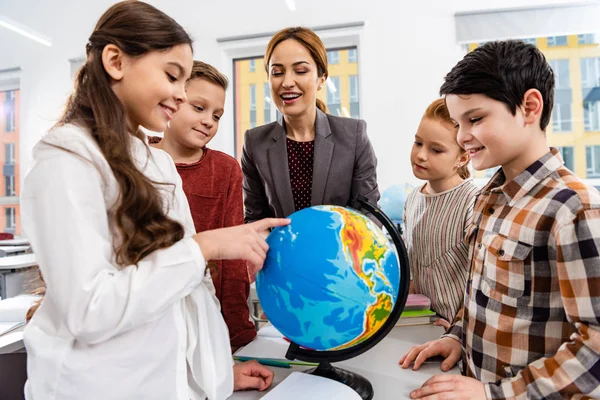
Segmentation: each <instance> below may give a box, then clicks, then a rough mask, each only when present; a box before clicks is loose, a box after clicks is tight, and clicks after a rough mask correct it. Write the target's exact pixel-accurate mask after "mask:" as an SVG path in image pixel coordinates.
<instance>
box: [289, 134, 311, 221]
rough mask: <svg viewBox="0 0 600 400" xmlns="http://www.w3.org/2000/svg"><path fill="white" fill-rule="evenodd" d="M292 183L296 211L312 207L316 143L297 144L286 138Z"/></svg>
mask: <svg viewBox="0 0 600 400" xmlns="http://www.w3.org/2000/svg"><path fill="white" fill-rule="evenodd" d="M286 142H287V153H288V165H289V169H290V183H291V184H292V195H293V196H294V207H295V208H296V211H299V210H302V209H303V208H307V207H310V197H311V194H312V177H313V159H314V154H315V146H314V144H315V142H314V141H311V142H296V141H295V140H292V139H290V138H286Z"/></svg>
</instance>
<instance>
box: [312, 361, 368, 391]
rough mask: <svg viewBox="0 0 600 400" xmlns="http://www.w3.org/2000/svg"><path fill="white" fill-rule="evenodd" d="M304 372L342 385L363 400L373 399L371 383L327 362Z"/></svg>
mask: <svg viewBox="0 0 600 400" xmlns="http://www.w3.org/2000/svg"><path fill="white" fill-rule="evenodd" d="M304 372H306V373H307V374H311V375H316V376H322V377H323V378H329V379H333V380H334V381H338V382H340V383H343V384H344V385H346V386H349V387H350V388H351V389H353V390H354V391H355V392H356V393H358V394H359V396H360V397H361V398H362V399H363V400H371V399H372V398H373V385H371V382H369V381H368V380H367V378H365V377H364V376H362V375H360V374H357V373H356V372H351V371H347V370H345V369H342V368H337V367H334V366H332V365H331V364H330V363H328V362H327V361H322V362H321V363H320V364H319V366H318V367H316V368H312V369H309V370H307V371H304Z"/></svg>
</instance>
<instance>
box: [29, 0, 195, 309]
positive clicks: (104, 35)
mask: <svg viewBox="0 0 600 400" xmlns="http://www.w3.org/2000/svg"><path fill="white" fill-rule="evenodd" d="M108 44H113V45H115V46H117V47H119V48H120V49H121V50H122V51H123V52H124V53H126V54H127V55H129V56H130V57H140V56H143V55H144V54H146V53H148V52H151V51H163V50H168V49H170V48H172V47H174V46H177V45H180V44H186V45H189V46H190V47H191V46H192V39H191V38H190V36H189V35H188V33H187V32H186V31H185V30H184V29H183V28H182V27H181V26H180V25H179V24H178V23H177V22H175V20H173V19H172V18H171V17H169V16H168V15H166V14H165V13H163V12H162V11H160V10H158V9H156V8H155V7H153V6H151V5H149V4H147V3H144V2H142V1H133V0H127V1H123V2H120V3H117V4H115V5H113V6H112V7H110V8H109V9H108V10H107V11H106V12H105V13H104V14H103V15H102V17H100V20H99V21H98V23H97V24H96V27H95V28H94V31H93V32H92V34H91V36H90V38H89V41H88V43H87V45H86V55H87V60H86V62H85V64H84V65H83V66H82V67H81V69H80V70H79V71H78V73H77V77H76V79H75V90H74V92H73V93H72V94H71V96H70V97H69V99H68V101H67V105H66V109H65V112H64V115H63V116H62V118H61V119H60V120H59V122H58V125H63V124H68V123H73V124H77V125H79V126H81V127H83V128H86V129H87V130H89V132H90V133H91V135H92V137H93V138H94V140H95V141H96V142H97V143H98V146H99V147H100V150H101V151H102V154H103V155H104V157H105V158H106V161H107V162H108V164H109V166H110V168H111V170H112V172H113V174H114V175H115V178H116V180H117V182H118V184H119V188H120V198H119V205H118V206H117V209H116V212H115V217H114V218H115V221H116V226H117V228H118V230H119V233H120V239H121V240H120V243H119V244H115V252H116V263H117V265H118V266H120V267H125V266H127V265H137V263H138V262H139V261H140V260H142V259H143V258H144V257H146V256H147V255H149V254H150V253H152V252H154V251H155V250H158V249H162V248H166V247H169V246H171V245H173V244H174V243H176V242H177V241H179V240H181V239H182V238H183V236H184V229H183V226H182V225H181V224H180V223H179V222H177V221H174V220H173V219H171V218H169V217H168V216H167V215H166V214H165V210H164V206H163V203H162V200H161V195H160V193H159V190H158V188H157V187H156V186H155V185H156V184H157V183H156V182H152V181H151V180H150V179H148V178H147V177H146V176H145V175H144V174H143V173H142V172H141V171H140V170H139V169H138V168H137V167H136V165H135V163H134V160H133V158H132V156H131V149H130V147H131V135H135V136H137V137H140V138H142V137H143V133H142V132H140V131H136V132H131V131H130V130H131V129H130V127H129V125H128V120H127V114H126V112H125V108H124V106H123V104H122V103H121V102H120V101H119V99H118V98H117V96H116V95H115V93H114V92H113V90H112V88H111V78H110V76H109V75H108V74H107V72H106V71H105V69H104V66H103V63H102V51H103V49H104V47H105V46H106V45H108ZM135 129H137V127H135ZM33 311H35V309H33V310H30V312H29V313H28V317H31V315H32V314H33Z"/></svg>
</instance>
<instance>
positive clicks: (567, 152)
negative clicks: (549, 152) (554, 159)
mask: <svg viewBox="0 0 600 400" xmlns="http://www.w3.org/2000/svg"><path fill="white" fill-rule="evenodd" d="M558 151H560V156H561V157H562V159H563V161H564V162H565V167H567V168H568V169H570V170H571V171H573V168H575V166H574V162H575V157H574V154H573V146H563V147H558Z"/></svg>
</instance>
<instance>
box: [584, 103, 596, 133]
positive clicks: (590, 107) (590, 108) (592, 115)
mask: <svg viewBox="0 0 600 400" xmlns="http://www.w3.org/2000/svg"><path fill="white" fill-rule="evenodd" d="M583 127H584V130H585V131H586V132H597V131H600V102H598V101H594V102H584V103H583Z"/></svg>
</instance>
